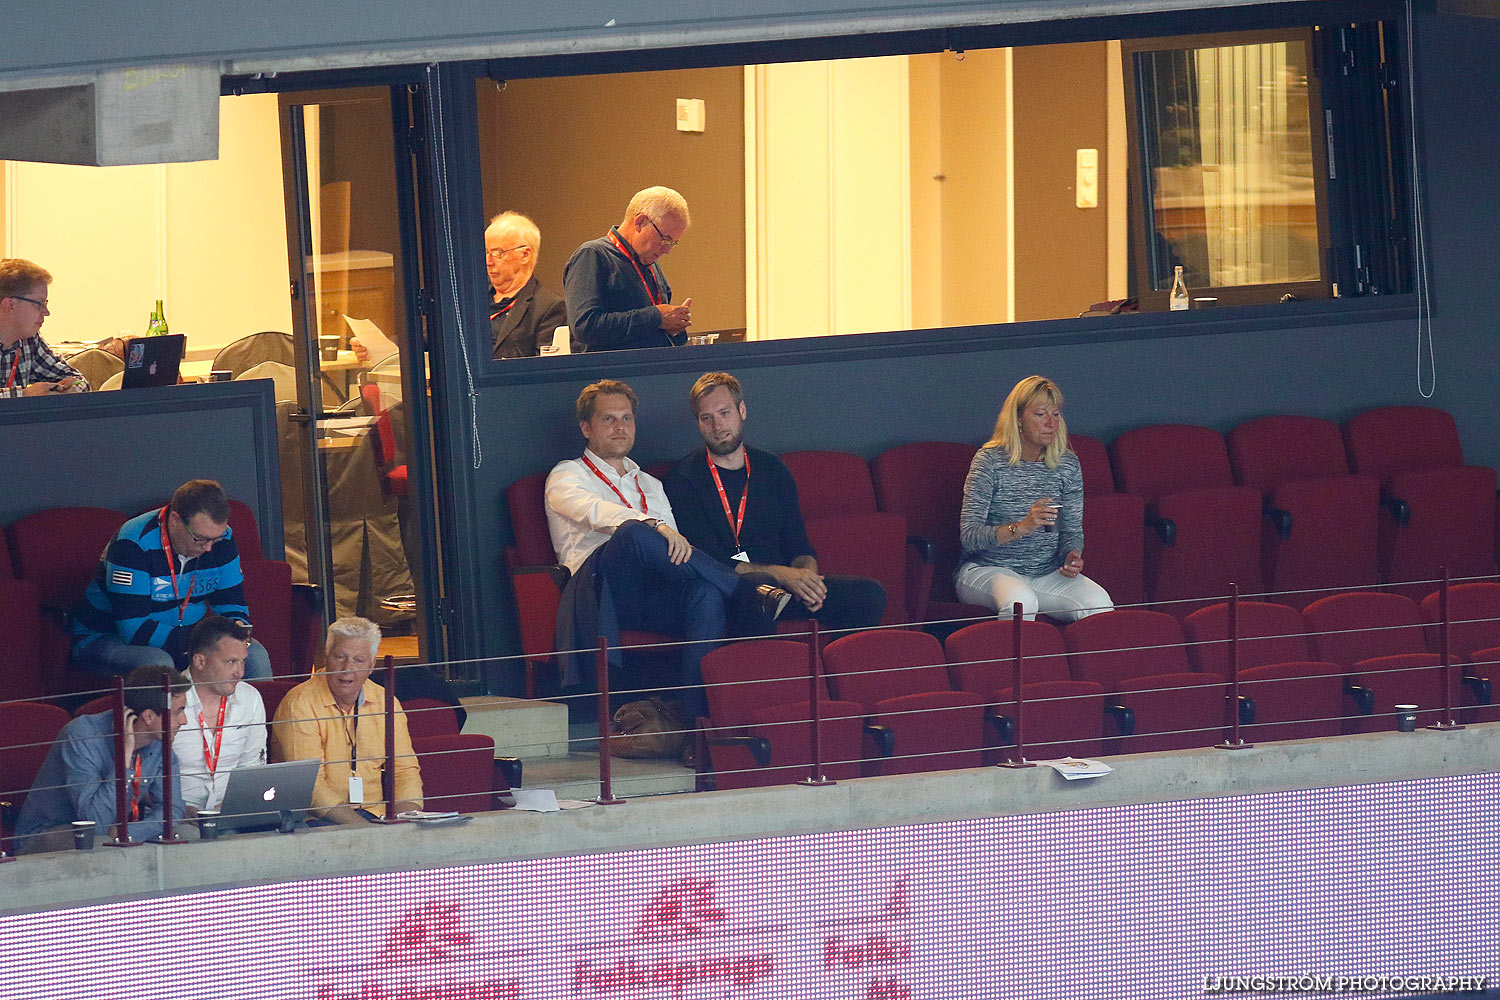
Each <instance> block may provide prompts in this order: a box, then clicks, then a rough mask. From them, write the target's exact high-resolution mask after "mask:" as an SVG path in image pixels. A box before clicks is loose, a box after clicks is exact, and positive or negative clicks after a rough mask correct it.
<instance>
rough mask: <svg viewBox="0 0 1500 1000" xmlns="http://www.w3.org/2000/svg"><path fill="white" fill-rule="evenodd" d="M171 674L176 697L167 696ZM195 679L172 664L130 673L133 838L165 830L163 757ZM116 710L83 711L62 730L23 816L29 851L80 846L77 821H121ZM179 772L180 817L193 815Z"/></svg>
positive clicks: (19, 831) (23, 845)
mask: <svg viewBox="0 0 1500 1000" xmlns="http://www.w3.org/2000/svg"><path fill="white" fill-rule="evenodd" d="M163 678H165V679H166V680H167V682H168V685H169V687H170V689H171V692H172V693H171V700H170V702H169V701H168V700H167V697H166V696H165V695H164V694H163V693H162V689H161V684H162V680H163ZM187 689H188V679H187V678H186V677H184V676H183V675H182V674H180V673H178V672H177V671H176V670H173V669H172V668H171V667H140V668H138V669H136V670H133V671H131V672H130V675H129V676H128V677H126V678H125V774H126V784H127V785H128V788H127V789H126V794H125V801H126V807H127V809H128V810H129V813H130V817H129V818H130V836H131V839H132V840H146V839H148V838H150V837H155V836H157V835H158V834H160V833H161V832H162V825H163V813H162V807H163V791H162V775H161V755H162V751H163V748H164V747H170V746H171V745H172V737H173V736H175V735H176V734H177V729H178V727H179V726H181V725H182V723H183V721H184V718H185V714H184V712H185V709H184V706H185V705H186V704H187ZM114 733H115V726H114V713H113V712H112V711H111V712H98V713H95V714H93V715H80V716H79V717H78V718H76V719H74V720H73V721H72V722H70V723H68V724H67V725H66V726H63V727H62V731H61V732H59V733H58V734H57V739H55V740H53V741H52V747H51V749H49V750H48V751H47V758H46V759H45V760H44V761H42V768H41V770H40V771H38V772H37V776H36V781H35V782H34V783H33V785H32V789H33V790H32V791H31V792H30V793H29V794H28V795H27V796H26V803H25V805H23V806H22V807H21V815H20V817H19V818H18V819H17V820H16V840H17V842H18V845H19V851H20V853H22V854H34V853H38V852H41V851H53V850H64V849H66V848H68V847H71V846H72V843H73V837H72V832H71V828H72V824H73V823H74V822H76V821H78V820H85V819H91V820H93V821H94V823H95V824H96V830H97V833H98V834H100V835H101V836H102V835H104V834H105V833H106V831H108V830H109V828H110V826H112V825H113V824H114V822H115V807H116V799H115V774H116V770H115V736H114ZM185 814H186V813H185V807H184V805H183V801H182V789H181V787H180V782H179V780H178V775H177V772H176V771H173V772H172V815H173V816H174V817H175V818H176V819H182V817H183V816H184V815H185Z"/></svg>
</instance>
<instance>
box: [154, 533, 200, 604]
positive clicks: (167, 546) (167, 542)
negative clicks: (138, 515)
mask: <svg viewBox="0 0 1500 1000" xmlns="http://www.w3.org/2000/svg"><path fill="white" fill-rule="evenodd" d="M168 506H170V504H169V505H168ZM161 548H162V551H163V552H165V553H166V554H167V572H168V573H170V574H171V575H172V600H174V601H175V600H177V554H176V553H174V552H173V551H172V537H171V536H170V535H168V534H167V508H166V507H163V508H162V509H161ZM197 580H198V567H196V566H194V567H193V572H192V574H191V575H190V576H189V577H188V588H187V593H186V594H184V595H183V597H182V603H181V604H179V605H177V622H178V624H179V625H180V624H181V623H182V613H183V612H184V611H186V610H187V606H188V601H191V600H192V599H193V584H194V583H196V582H197Z"/></svg>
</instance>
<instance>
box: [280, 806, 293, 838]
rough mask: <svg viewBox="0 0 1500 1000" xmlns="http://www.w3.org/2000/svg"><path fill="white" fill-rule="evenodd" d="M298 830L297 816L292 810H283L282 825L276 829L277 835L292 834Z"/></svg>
mask: <svg viewBox="0 0 1500 1000" xmlns="http://www.w3.org/2000/svg"><path fill="white" fill-rule="evenodd" d="M296 829H297V814H296V813H294V812H292V811H291V810H290V809H283V810H281V824H280V825H279V826H277V827H276V832H277V833H291V832H293V831H294V830H296Z"/></svg>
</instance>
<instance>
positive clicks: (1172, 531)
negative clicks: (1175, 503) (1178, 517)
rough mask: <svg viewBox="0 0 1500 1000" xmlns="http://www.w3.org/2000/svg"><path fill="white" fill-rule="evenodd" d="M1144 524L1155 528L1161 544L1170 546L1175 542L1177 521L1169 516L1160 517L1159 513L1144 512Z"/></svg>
mask: <svg viewBox="0 0 1500 1000" xmlns="http://www.w3.org/2000/svg"><path fill="white" fill-rule="evenodd" d="M1146 526H1147V527H1149V528H1155V529H1156V534H1157V535H1158V536H1160V538H1161V543H1162V544H1163V545H1167V546H1171V545H1175V544H1177V522H1176V521H1174V520H1172V519H1171V518H1170V517H1162V516H1161V515H1160V514H1152V513H1150V512H1148V513H1147V514H1146Z"/></svg>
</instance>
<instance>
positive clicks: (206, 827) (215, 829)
mask: <svg viewBox="0 0 1500 1000" xmlns="http://www.w3.org/2000/svg"><path fill="white" fill-rule="evenodd" d="M198 839H199V840H218V839H219V810H217V809H199V810H198Z"/></svg>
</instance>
